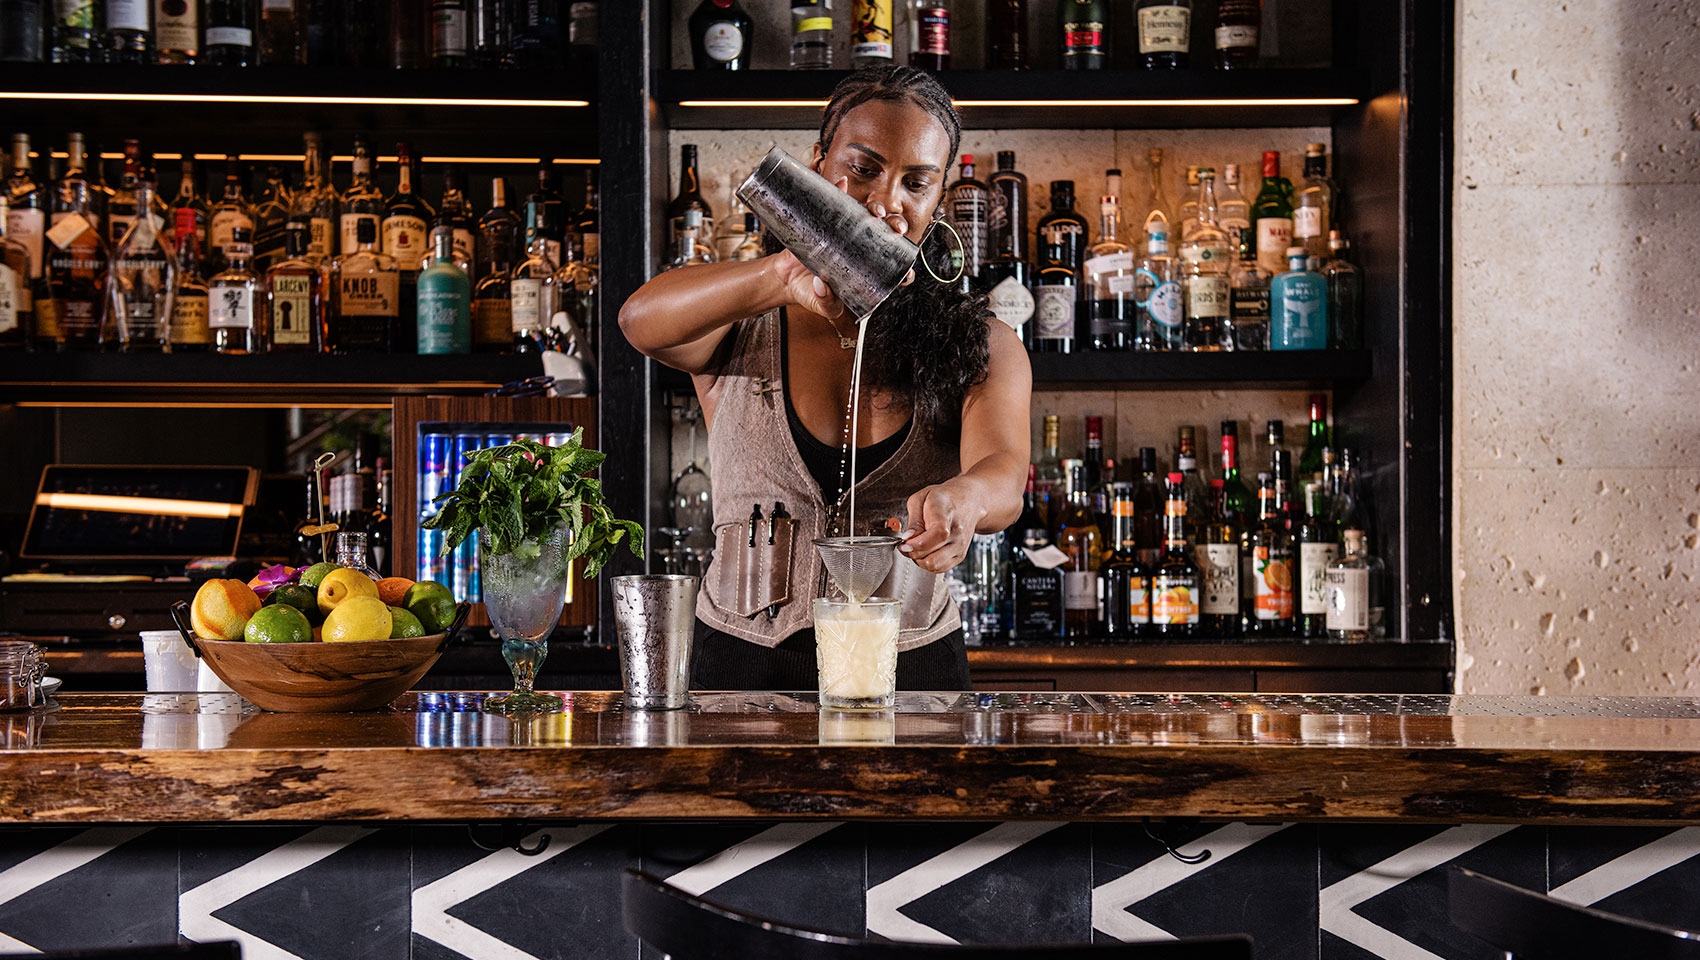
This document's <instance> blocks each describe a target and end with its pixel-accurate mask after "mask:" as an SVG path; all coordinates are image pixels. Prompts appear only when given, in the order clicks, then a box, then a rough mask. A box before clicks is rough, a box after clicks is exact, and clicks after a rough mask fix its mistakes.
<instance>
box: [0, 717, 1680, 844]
mask: <svg viewBox="0 0 1700 960" xmlns="http://www.w3.org/2000/svg"><path fill="white" fill-rule="evenodd" d="M564 696H565V699H566V701H567V705H568V709H567V710H566V711H565V712H562V713H557V714H546V715H535V716H530V717H522V718H509V717H503V716H499V715H492V714H486V713H483V712H480V710H479V704H480V700H481V697H482V695H481V694H460V693H410V694H407V695H406V696H404V697H403V698H402V699H400V700H398V701H397V702H396V703H395V704H394V705H393V706H391V707H390V708H388V709H386V710H384V711H380V712H375V713H364V714H279V713H264V712H260V711H258V710H257V709H256V708H254V707H253V706H252V705H250V704H248V703H246V702H245V701H243V700H241V699H240V698H238V697H235V696H233V695H229V694H199V695H197V694H182V695H178V694H153V695H142V694H110V695H103V694H81V695H66V696H61V697H59V698H57V700H56V701H55V704H56V705H55V706H54V707H53V708H51V709H49V710H47V711H38V712H36V713H32V714H10V715H0V730H5V731H6V732H7V738H6V742H5V749H4V750H3V751H0V821H4V822H11V823H31V824H42V823H90V822H93V823H102V822H104V823H113V822H126V823H149V822H153V823H160V822H235V821H245V822H268V821H271V822H297V823H299V822H332V821H342V822H377V821H416V822H427V821H437V822H441V821H483V820H497V819H523V820H581V819H582V820H590V819H594V820H621V819H652V820H703V819H736V818H755V819H763V820H775V819H893V820H896V819H904V820H914V819H948V820H1006V821H1007V820H1044V821H1061V820H1098V821H1101V820H1116V819H1128V818H1143V817H1196V818H1206V819H1211V820H1279V821H1283V822H1294V821H1307V820H1317V821H1322V820H1326V821H1336V820H1347V821H1352V820H1356V821H1386V820H1400V821H1414V822H1426V823H1460V822H1465V823H1468V822H1481V823H1521V824H1536V823H1546V824H1564V823H1569V824H1580V823H1593V824H1645V825H1678V824H1700V701H1696V700H1691V699H1683V698H1653V697H1646V698H1590V697H1477V696H1431V695H1404V696H1400V695H1363V696H1343V695H1342V696H1335V695H1206V694H1173V695H1170V694H1151V695H1135V694H990V693H978V694H974V693H970V694H904V695H901V696H900V698H899V703H898V707H897V709H896V710H894V711H891V712H886V713H872V714H868V713H862V714H857V713H847V712H833V711H821V710H820V709H819V708H818V707H817V705H816V704H815V703H814V698H813V696H812V695H805V694H783V693H713V694H699V695H697V696H696V697H695V703H694V705H693V706H692V707H691V708H690V709H688V710H684V711H677V712H671V713H634V712H627V711H625V710H624V709H623V706H622V703H621V698H620V696H619V695H618V694H610V693H569V694H565V695H564Z"/></svg>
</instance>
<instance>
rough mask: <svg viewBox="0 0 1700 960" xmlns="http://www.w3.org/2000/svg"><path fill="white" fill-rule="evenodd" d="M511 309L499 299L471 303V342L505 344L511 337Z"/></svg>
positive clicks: (486, 299) (488, 344)
mask: <svg viewBox="0 0 1700 960" xmlns="http://www.w3.org/2000/svg"><path fill="white" fill-rule="evenodd" d="M513 332H514V328H513V307H512V304H510V303H509V302H508V301H507V300H504V299H502V298H500V297H487V298H485V299H483V300H474V301H472V342H473V343H478V344H484V345H486V346H490V345H495V344H506V343H507V342H508V339H509V338H510V337H512V336H513Z"/></svg>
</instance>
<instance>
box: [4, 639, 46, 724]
mask: <svg viewBox="0 0 1700 960" xmlns="http://www.w3.org/2000/svg"><path fill="white" fill-rule="evenodd" d="M46 673H47V660H46V658H45V657H43V656H42V652H41V648H40V647H38V646H36V645H35V644H33V643H30V642H29V641H27V640H0V710H31V709H34V708H36V707H39V706H41V705H42V703H43V702H44V700H45V698H44V697H43V696H42V694H41V678H42V677H43V676H44V675H45V674H46Z"/></svg>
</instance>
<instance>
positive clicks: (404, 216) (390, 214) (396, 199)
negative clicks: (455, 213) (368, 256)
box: [383, 143, 436, 286]
mask: <svg viewBox="0 0 1700 960" xmlns="http://www.w3.org/2000/svg"><path fill="white" fill-rule="evenodd" d="M395 151H396V176H397V180H396V189H395V193H392V194H390V197H389V199H388V201H387V202H386V203H385V205H384V230H383V235H384V253H385V255H386V256H389V257H390V258H392V259H394V260H395V262H396V266H397V268H399V269H400V270H401V271H402V273H404V274H411V273H418V272H419V265H420V262H421V261H422V260H423V258H424V256H425V251H426V249H427V244H428V243H429V242H430V235H429V233H428V231H429V229H430V226H429V224H430V221H431V218H432V217H434V216H435V215H436V212H435V211H433V210H432V209H431V205H430V204H428V203H426V202H425V199H424V198H423V197H420V196H418V195H416V194H415V193H414V192H413V150H412V148H411V147H410V146H408V144H406V143H398V144H396V145H395ZM405 285H407V284H405V283H404V286H405Z"/></svg>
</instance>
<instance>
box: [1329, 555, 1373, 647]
mask: <svg viewBox="0 0 1700 960" xmlns="http://www.w3.org/2000/svg"><path fill="white" fill-rule="evenodd" d="M1326 582H1327V589H1328V621H1327V623H1328V629H1329V630H1343V631H1351V632H1356V633H1362V632H1365V631H1368V630H1369V571H1368V570H1365V569H1362V568H1352V567H1335V568H1334V569H1332V570H1330V571H1328V573H1327V574H1326Z"/></svg>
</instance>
